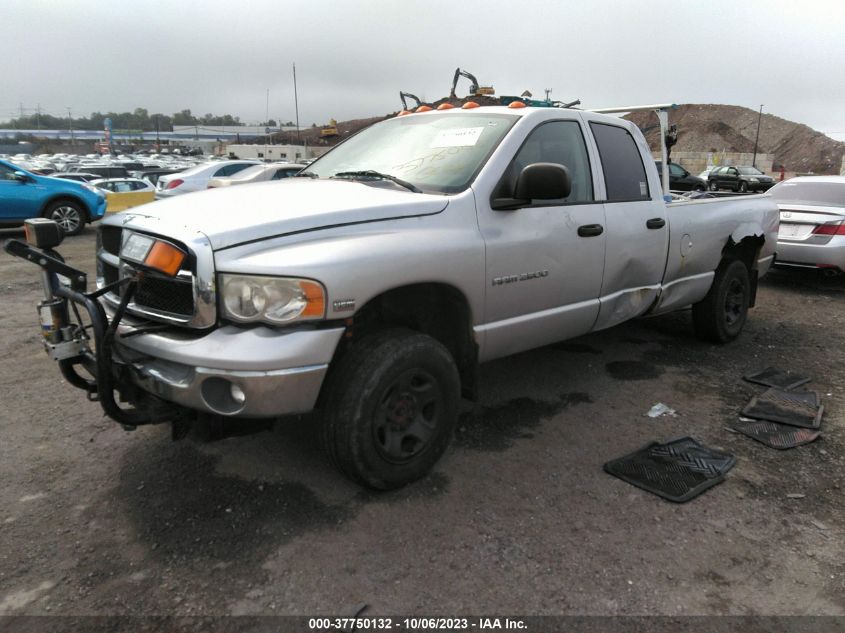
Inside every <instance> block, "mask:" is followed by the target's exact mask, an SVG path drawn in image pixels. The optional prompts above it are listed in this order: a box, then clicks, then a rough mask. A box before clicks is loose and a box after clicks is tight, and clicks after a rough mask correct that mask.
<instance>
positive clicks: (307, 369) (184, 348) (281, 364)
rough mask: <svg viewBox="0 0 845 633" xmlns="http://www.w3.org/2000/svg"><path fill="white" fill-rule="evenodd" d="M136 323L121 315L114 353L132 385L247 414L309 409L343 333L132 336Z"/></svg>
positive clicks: (192, 404) (212, 409)
mask: <svg viewBox="0 0 845 633" xmlns="http://www.w3.org/2000/svg"><path fill="white" fill-rule="evenodd" d="M138 325H139V324H137V323H135V324H133V323H132V322H131V321H130V320H129V319H127V318H125V317H124V319H123V321H122V322H121V324H120V325H119V326H118V329H117V337H116V341H115V350H114V355H113V360H114V362H115V363H120V364H122V365H123V366H124V368H125V370H126V371H124V372H123V373H124V375H125V376H127V377H128V379H129V380H131V381H132V383H133V384H134V385H135V386H137V387H140V388H141V389H143V390H145V391H147V392H149V393H151V394H153V395H155V396H158V397H159V398H161V399H162V400H165V401H167V402H172V403H174V404H178V405H181V406H183V407H186V408H189V409H193V410H196V411H203V412H207V413H214V414H217V415H224V416H233V417H245V418H268V417H278V416H281V415H287V414H292V413H304V412H307V411H310V410H311V409H313V408H314V404H315V402H316V401H317V396H318V395H319V393H320V388H321V386H322V384H323V378H324V377H325V374H326V371H327V370H328V366H329V363H330V362H331V359H332V356H333V355H334V351H335V348H336V347H337V343H338V341H339V340H340V337H341V336H342V335H343V331H344V328H342V327H339V328H329V329H300V330H293V331H282V330H275V329H273V328H269V327H263V326H258V327H251V328H241V327H236V326H232V325H228V326H224V327H221V328H218V329H216V330H213V331H212V332H210V333H206V334H202V335H200V336H188V335H186V334H185V332H183V331H179V330H176V331H172V332H171V331H168V332H167V333H156V334H139V335H133V334H132V332H133V331H135V330H136V329H137V326H138Z"/></svg>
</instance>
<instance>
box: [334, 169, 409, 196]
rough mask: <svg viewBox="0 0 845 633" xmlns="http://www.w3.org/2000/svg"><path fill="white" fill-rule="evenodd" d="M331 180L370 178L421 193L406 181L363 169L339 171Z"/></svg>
mask: <svg viewBox="0 0 845 633" xmlns="http://www.w3.org/2000/svg"><path fill="white" fill-rule="evenodd" d="M332 178H352V179H355V178H372V179H374V180H389V181H391V182H395V183H396V184H397V185H399V186H400V187H405V189H408V190H409V191H413V192H414V193H422V189H419V188H418V187H416V186H415V185H412V184H411V183H409V182H408V181H407V180H402V179H401V178H397V177H396V176H391V175H390V174H383V173H381V172H380V171H375V170H373V169H364V170H361V171H341V172H338V173H336V174H335V175H334V176H332Z"/></svg>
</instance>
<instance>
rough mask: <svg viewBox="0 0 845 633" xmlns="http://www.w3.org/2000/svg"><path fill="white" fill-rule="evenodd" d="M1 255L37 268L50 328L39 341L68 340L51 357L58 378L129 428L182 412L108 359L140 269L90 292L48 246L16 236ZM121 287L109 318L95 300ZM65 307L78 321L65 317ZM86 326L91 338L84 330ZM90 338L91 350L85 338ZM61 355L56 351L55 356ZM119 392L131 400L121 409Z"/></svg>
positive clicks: (180, 415) (84, 278)
mask: <svg viewBox="0 0 845 633" xmlns="http://www.w3.org/2000/svg"><path fill="white" fill-rule="evenodd" d="M5 250H6V252H7V253H9V254H10V255H12V256H14V257H19V258H21V259H24V260H26V261H29V262H32V263H33V264H35V265H37V266H39V267H40V268H41V270H42V284H43V286H44V295H45V302H44V303H42V304H41V306H43V307H48V308H49V309H50V312H51V315H52V321H53V325H52V329H51V330H50V331H49V332H46V333H45V344H46V343H47V342H48V341H49V339H50V337H53V339H54V343H55V344H54V345H47V347H48V353H49V352H50V348H55V349H57V348H59V346H61V345H62V344H73V345H72V349H73V350H74V351H72V352H70V354H71V355H69V356H68V357H63V358H56V354H51V355H53V357H54V358H56V360H57V362H58V363H59V369H60V370H61V372H62V375H63V376H64V378H65V379H66V380H67V381H68V382H69V383H70V384H71V385H73V386H74V387H78V388H79V389H83V390H84V391H85V392H86V393H87V394H88V397H89V399H91V400H96V401H99V403H100V405H101V406H102V408H103V411H104V412H105V414H106V415H108V416H109V417H110V418H112V419H113V420H115V421H116V422H119V423H120V424H121V425H123V427H124V428H126V429H133V428H135V427H136V426H140V425H143V424H155V423H160V422H168V421H174V422H175V421H177V420H180V419H182V418H183V417H184V416H185V415H186V411H185V410H183V409H182V408H181V407H178V406H176V405H173V404H171V403H168V402H165V401H164V400H161V399H160V398H157V397H155V396H153V395H152V394H149V393H147V392H145V391H143V390H141V389H139V388H137V387H135V385H134V384H133V383H132V381H131V380H129V379H128V376H127V372H131V371H132V370H133V368H132V366H131V365H130V364H129V363H124V362H116V361H115V360H114V339H115V336H116V335H117V326H118V325H119V324H120V321H121V320H122V319H123V316H124V314H125V313H126V307H127V306H128V305H129V302H130V301H131V300H132V296H133V294H134V293H135V289H136V288H137V285H138V281H139V279H140V278H141V275H143V273H138V274H137V276H135V277H127V278H124V279H120V280H118V281H116V282H115V283H112V284H109V285H107V286H104V287H103V288H100V289H99V290H96V291H94V292H86V290H87V285H88V279H87V275H86V274H85V273H84V272H82V271H80V270H77V269H75V268H72V267H71V266H68V265H67V264H66V263H65V262H64V260H63V259H62V257H61V255H59V254H58V253H57V252H55V251H53V250H50V249H45V250H42V249H39V248H36V247H34V246H30V245H29V244H27V243H25V242H22V241H20V240H9V241H8V242H6V244H5ZM59 275H62V276H64V277H66V278H68V279H69V280H70V285H65V284H62V283H61V282H60V281H59ZM123 285H125V286H126V288H125V289H124V290H123V293H122V298H121V302H120V305H119V306H118V308H117V310H116V311H115V313H114V315H113V316H112V318H111V321H109V318H108V315H107V314H106V312H105V310H104V309H103V306H102V305H100V302H99V301H98V298H99V297H101V296H102V295H104V294H105V293H106V292H109V291H111V290H113V289H115V288H116V287H119V286H123ZM79 307H82V308H83V309H84V310H85V312H87V314H88V317H89V319H90V321H91V324H90V326H87V327H86V326H84V323H83V322H82V319H81V317H80V314H79ZM69 308H71V309H72V310H73V312H74V314H75V316H76V318H77V321H78V323H74V322H72V321H71V319H70V311H69ZM89 327H90V330H91V336H89V335H88V334H87V333H86V330H87V329H89ZM91 339H93V341H94V350H93V351H92V350H91V349H90V347H89V346H88V344H87V342H88V341H90V340H91ZM59 355H61V354H59ZM80 367H81V368H83V369H84V370H85V371H86V372H87V373H88V374H90V375H91V377H92V378H93V379H92V378H87V377H85V376H83V375H82V374H80V373H79V371H78V370H79V368H80ZM116 390H117V391H118V392H119V393H120V397H121V400H123V401H126V402H130V403H132V404H133V406H132V407H130V408H123V407H121V406H120V405H118V403H117V401H116V400H115V391H116Z"/></svg>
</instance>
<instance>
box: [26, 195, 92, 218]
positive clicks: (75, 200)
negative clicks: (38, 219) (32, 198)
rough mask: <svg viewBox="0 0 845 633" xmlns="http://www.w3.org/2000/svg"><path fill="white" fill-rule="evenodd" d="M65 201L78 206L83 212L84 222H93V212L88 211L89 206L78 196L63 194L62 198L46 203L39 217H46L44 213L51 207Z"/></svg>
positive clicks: (52, 199)
mask: <svg viewBox="0 0 845 633" xmlns="http://www.w3.org/2000/svg"><path fill="white" fill-rule="evenodd" d="M63 200H67V201H68V202H73V203H74V204H75V205H77V206H78V207H79V208H80V209H81V211H82V220H83V222H90V221H91V212H90V211H89V210H88V205H87V204H85V202H83V201H82V200H81V199H80V198H77V197H76V196H72V195H68V194H62V195H60V196H56V197H55V198H50V199H49V200H47V202H45V203H44V204H43V205H42V206H41V209H40V210H39V212H38V215H44V212H45V211H46V210H47V209H49V208H50V206H51V205H54V204H56V203H57V202H62V201H63Z"/></svg>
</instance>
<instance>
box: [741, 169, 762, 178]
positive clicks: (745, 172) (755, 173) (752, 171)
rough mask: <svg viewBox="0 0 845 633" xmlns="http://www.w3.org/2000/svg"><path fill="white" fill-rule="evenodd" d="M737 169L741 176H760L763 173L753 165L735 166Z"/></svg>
mask: <svg viewBox="0 0 845 633" xmlns="http://www.w3.org/2000/svg"><path fill="white" fill-rule="evenodd" d="M737 169H738V170H739V173H741V174H742V175H743V176H762V175H763V172H761V171H760V170H759V169H756V168H754V167H737Z"/></svg>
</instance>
